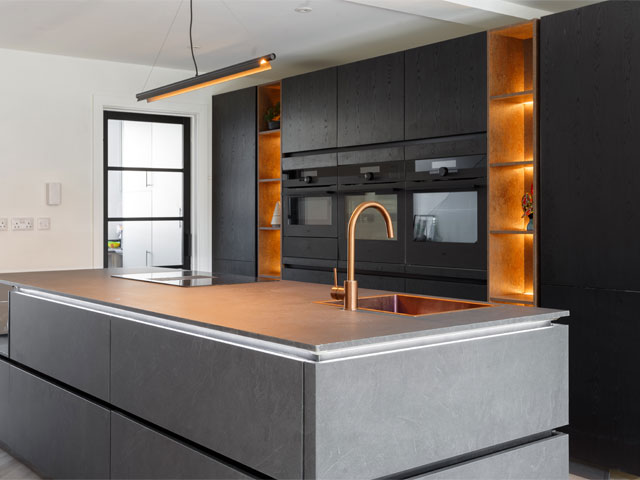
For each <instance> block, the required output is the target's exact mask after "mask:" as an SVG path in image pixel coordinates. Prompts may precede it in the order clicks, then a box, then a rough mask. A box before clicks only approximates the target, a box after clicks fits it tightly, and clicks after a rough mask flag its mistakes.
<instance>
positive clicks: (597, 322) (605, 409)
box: [541, 285, 640, 475]
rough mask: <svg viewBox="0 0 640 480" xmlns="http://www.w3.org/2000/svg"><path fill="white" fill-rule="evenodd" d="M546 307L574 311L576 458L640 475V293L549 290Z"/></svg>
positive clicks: (572, 399)
mask: <svg viewBox="0 0 640 480" xmlns="http://www.w3.org/2000/svg"><path fill="white" fill-rule="evenodd" d="M541 290H542V292H541V294H542V295H541V296H542V300H543V302H544V306H545V307H549V308H561V309H568V310H570V311H571V316H570V317H569V319H568V321H569V323H570V335H569V352H570V356H569V391H570V392H571V393H570V395H569V425H570V430H569V434H570V450H571V452H570V453H571V456H572V457H573V458H577V459H580V460H583V461H585V462H587V463H592V464H594V465H600V466H602V467H607V468H618V469H621V470H623V471H626V472H629V473H634V474H636V475H637V474H640V456H639V455H638V452H639V451H640V450H639V447H638V445H639V443H640V438H639V436H640V435H639V432H640V409H639V408H638V396H639V395H640V383H639V382H638V378H640V362H638V348H637V343H638V333H639V328H638V305H640V292H623V291H617V290H600V289H590V288H576V287H559V286H546V285H543V286H542V288H541Z"/></svg>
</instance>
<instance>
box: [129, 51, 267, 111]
mask: <svg viewBox="0 0 640 480" xmlns="http://www.w3.org/2000/svg"><path fill="white" fill-rule="evenodd" d="M275 59H276V54H275V53H270V54H269V55H265V56H263V57H258V58H254V59H253V60H248V61H246V62H242V63H238V64H237V65H232V66H230V67H225V68H221V69H220V70H214V71H213V72H209V73H203V74H202V75H197V76H195V77H193V78H188V79H187V80H181V81H179V82H176V83H172V84H170V85H165V86H164V87H158V88H154V89H153V90H147V91H146V92H142V93H138V94H137V95H136V98H137V99H138V101H141V100H146V101H147V102H155V101H156V100H162V99H163V98H168V97H173V96H175V95H180V94H182V93H186V92H191V91H193V90H198V89H199V88H204V87H209V86H211V85H217V84H219V83H223V82H228V81H229V80H234V79H236V78H242V77H246V76H248V75H253V74H255V73H260V72H265V71H267V70H271V63H270V62H272V61H273V60H275Z"/></svg>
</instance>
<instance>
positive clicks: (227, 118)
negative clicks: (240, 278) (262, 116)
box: [211, 87, 257, 275]
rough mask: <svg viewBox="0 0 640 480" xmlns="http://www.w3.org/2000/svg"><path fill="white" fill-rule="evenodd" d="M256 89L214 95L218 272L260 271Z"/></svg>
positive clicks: (214, 225) (214, 208) (215, 264)
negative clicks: (257, 245) (258, 254)
mask: <svg viewBox="0 0 640 480" xmlns="http://www.w3.org/2000/svg"><path fill="white" fill-rule="evenodd" d="M256 126H257V123H256V89H255V87H252V88H246V89H243V90H238V91H235V92H231V93H225V94H222V95H216V96H214V97H213V137H212V138H213V141H212V150H213V168H212V192H213V202H212V212H213V218H212V224H211V229H212V235H213V260H212V262H213V271H217V272H226V273H239V274H244V275H255V271H256Z"/></svg>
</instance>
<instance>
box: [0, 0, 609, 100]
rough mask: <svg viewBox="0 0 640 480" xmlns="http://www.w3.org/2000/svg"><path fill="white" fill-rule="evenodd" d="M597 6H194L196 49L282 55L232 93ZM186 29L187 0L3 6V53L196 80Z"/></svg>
mask: <svg viewBox="0 0 640 480" xmlns="http://www.w3.org/2000/svg"><path fill="white" fill-rule="evenodd" d="M597 1H598V0H509V1H506V0H193V8H194V19H193V40H194V45H196V46H197V47H198V48H197V49H196V50H195V53H196V58H197V60H198V66H199V69H200V72H201V73H202V72H207V71H210V70H215V69H218V68H222V67H225V66H228V65H232V64H235V63H239V62H241V61H244V60H248V59H250V58H254V57H257V56H260V55H264V54H266V53H271V52H275V53H276V54H277V56H278V58H277V60H276V61H275V62H274V63H273V70H272V71H270V72H265V73H261V74H260V75H256V76H254V77H247V78H245V79H241V80H237V81H235V82H230V84H224V86H218V87H217V88H216V90H215V91H225V90H233V89H235V88H240V87H243V86H246V85H252V84H253V85H255V84H258V83H264V82H268V81H270V80H276V79H280V78H284V77H287V76H290V75H296V74H299V73H304V72H307V71H312V70H317V69H319V68H323V67H328V66H332V65H338V64H343V63H348V62H350V61H355V60H360V59H363V58H369V57H374V56H377V55H382V54H385V53H391V52H395V51H398V50H405V49H408V48H411V47H416V46H420V45H425V44H428V43H434V42H437V41H441V40H446V39H449V38H453V37H458V36H462V35H467V34H470V33H474V32H479V31H482V30H487V29H489V28H494V27H498V26H502V25H508V24H512V23H516V22H520V21H524V20H528V19H530V18H536V17H541V16H544V15H548V14H550V13H554V12H558V11H562V10H567V9H572V8H578V7H580V6H583V5H587V4H591V3H597ZM297 7H311V8H312V11H311V12H310V13H298V12H296V11H295V8H297ZM188 29H189V0H0V48H7V49H15V50H27V51H33V52H41V53H50V54H56V55H66V56H72V57H82V58H92V59H100V60H109V61H116V62H125V63H134V64H142V65H149V66H151V65H153V64H154V63H155V64H156V65H157V66H161V67H168V68H176V69H185V70H191V69H192V68H193V64H192V60H191V56H190V53H189V37H188ZM163 43H164V46H163ZM161 46H162V48H161ZM150 68H151V67H150ZM155 86H158V85H156V84H155V83H154V76H153V73H152V74H151V76H150V79H149V83H148V87H149V88H153V87H155Z"/></svg>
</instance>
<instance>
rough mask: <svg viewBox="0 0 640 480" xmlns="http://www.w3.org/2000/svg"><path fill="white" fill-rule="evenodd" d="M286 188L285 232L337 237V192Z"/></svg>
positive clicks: (286, 233)
mask: <svg viewBox="0 0 640 480" xmlns="http://www.w3.org/2000/svg"><path fill="white" fill-rule="evenodd" d="M296 190H297V191H295V192H292V191H291V190H285V194H284V196H285V202H284V208H285V212H284V214H285V219H286V221H285V224H284V234H285V235H289V236H310V237H336V236H337V228H336V225H337V212H336V208H337V205H336V196H335V193H332V192H328V191H326V189H320V190H323V191H318V189H315V188H306V189H303V188H301V189H296Z"/></svg>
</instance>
